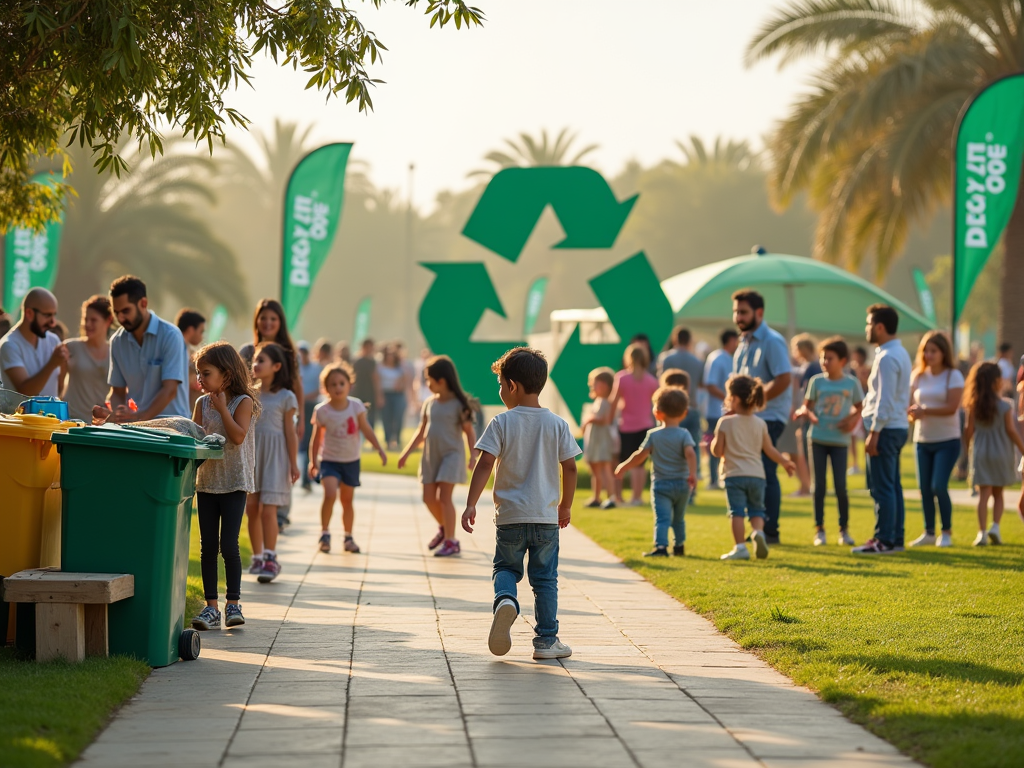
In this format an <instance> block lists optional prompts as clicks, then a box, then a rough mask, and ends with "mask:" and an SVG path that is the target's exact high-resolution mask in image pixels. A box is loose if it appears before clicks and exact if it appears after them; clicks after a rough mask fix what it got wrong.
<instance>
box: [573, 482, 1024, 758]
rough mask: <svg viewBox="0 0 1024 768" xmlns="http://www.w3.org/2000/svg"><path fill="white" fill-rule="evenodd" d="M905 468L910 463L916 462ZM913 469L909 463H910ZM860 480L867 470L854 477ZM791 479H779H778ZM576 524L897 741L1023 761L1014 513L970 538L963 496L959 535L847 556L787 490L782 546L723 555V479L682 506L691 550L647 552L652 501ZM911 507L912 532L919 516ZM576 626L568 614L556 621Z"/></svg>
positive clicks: (1022, 564) (865, 533)
mask: <svg viewBox="0 0 1024 768" xmlns="http://www.w3.org/2000/svg"><path fill="white" fill-rule="evenodd" d="M911 467H912V465H911ZM911 477H912V472H911ZM851 485H852V487H853V488H861V489H862V488H863V478H852V483H851ZM794 487H795V484H794V482H793V481H791V480H790V481H788V482H786V483H784V485H783V488H784V491H785V492H786V493H788V492H790V491H792V490H793V489H794ZM587 496H588V494H586V493H582V494H580V495H579V498H578V499H577V502H576V507H577V509H575V510H574V512H573V523H574V524H575V525H576V526H577V527H579V528H580V529H581V530H582V531H583V532H584V533H586V534H587V535H588V536H590V537H591V538H593V539H594V540H595V541H596V542H597V543H598V544H600V545H601V546H603V547H605V548H606V549H608V550H610V551H612V552H614V553H615V554H616V555H618V556H619V557H621V558H622V559H623V561H624V562H625V563H626V565H628V566H629V567H631V568H633V569H635V570H636V571H638V572H639V573H641V574H642V575H643V576H644V577H645V578H647V579H649V580H650V581H651V582H652V583H653V584H655V585H656V586H658V587H659V588H661V589H663V590H664V591H666V592H668V593H669V594H671V595H673V596H674V597H676V598H677V599H679V600H680V601H681V602H683V603H684V604H686V605H688V606H690V607H691V608H693V609H694V610H696V611H698V612H699V613H701V614H703V615H704V616H706V617H707V618H709V619H710V620H711V621H713V622H714V623H715V625H716V626H717V627H718V628H719V629H721V630H722V631H723V632H725V633H727V634H728V635H729V636H730V637H732V638H733V639H734V640H736V641H737V642H738V643H739V644H740V645H742V646H743V647H744V648H747V649H749V650H751V651H753V652H755V653H757V654H758V655H760V656H761V657H762V658H764V659H765V660H766V661H768V662H769V663H770V664H771V665H772V666H774V667H776V668H777V669H779V670H780V671H782V672H783V673H785V674H786V675H788V676H789V677H791V678H792V679H793V680H795V681H796V682H797V683H800V684H802V685H806V686H808V687H810V688H812V689H814V690H816V691H817V692H818V693H819V694H820V695H821V697H822V698H823V699H824V700H825V701H827V702H830V703H832V704H834V705H835V706H837V707H838V708H839V709H840V710H841V711H842V712H843V713H845V714H846V715H847V716H848V717H850V718H851V719H852V720H854V721H856V722H858V723H862V724H864V725H865V726H867V727H868V728H869V729H870V730H872V731H873V732H875V733H876V734H878V735H879V736H881V737H883V738H885V739H886V740H888V741H889V742H891V743H892V744H894V745H895V746H897V747H898V748H899V749H901V750H902V751H904V752H905V753H907V754H909V755H911V756H913V757H915V758H917V759H919V760H921V761H923V762H925V763H927V764H929V765H933V766H936V767H937V768H939V767H942V768H946V767H949V768H953V767H954V766H956V767H959V766H967V765H969V766H972V768H982V767H983V766H1009V765H1020V764H1021V762H1022V758H1021V755H1022V754H1024V642H1022V639H1021V637H1022V634H1021V633H1022V627H1024V604H1022V600H1021V592H1022V589H1021V587H1022V585H1024V578H1022V576H1024V526H1022V525H1021V523H1020V521H1019V520H1018V518H1017V515H1016V513H1015V507H1016V498H1017V492H1016V490H1014V491H1012V493H1009V494H1008V497H1007V501H1008V502H1009V503H1008V506H1010V508H1011V511H1010V512H1009V513H1008V514H1007V516H1006V517H1004V519H1003V530H1004V533H1005V538H1006V544H1005V545H1004V546H1002V547H988V548H972V547H971V546H970V543H971V541H972V540H973V538H974V534H975V531H976V529H977V524H976V521H975V515H974V511H973V509H970V508H957V509H956V510H955V517H954V525H953V528H954V543H955V545H956V546H955V547H954V548H953V549H948V550H939V549H936V548H934V547H930V548H928V549H927V550H923V551H922V550H912V551H908V552H907V553H905V554H897V555H892V556H886V557H882V558H875V559H870V558H860V559H858V558H856V557H854V556H853V555H851V554H850V553H849V550H848V549H847V548H845V547H839V546H837V545H835V544H834V543H833V542H834V540H835V535H836V532H837V525H836V512H835V508H834V506H833V505H831V504H829V505H828V506H827V508H826V509H827V512H826V525H827V529H828V532H829V541H830V543H829V545H828V546H827V547H813V546H811V537H812V535H813V530H814V529H813V525H812V522H813V513H812V507H811V502H810V500H809V499H790V498H786V499H784V503H783V518H782V527H781V534H782V541H783V542H784V545H783V546H779V547H774V548H772V551H771V553H770V556H769V558H768V559H767V560H764V561H751V562H721V561H719V559H718V557H719V555H721V554H722V553H724V552H726V551H728V550H729V549H730V548H731V546H732V540H731V536H730V533H729V527H728V521H727V519H726V514H725V499H724V493H722V492H721V491H715V492H709V491H704V490H701V492H700V494H699V497H698V503H697V504H696V505H694V506H692V507H691V508H690V510H689V511H688V512H687V516H686V522H687V542H686V557H685V558H671V559H669V560H657V561H651V560H649V559H645V558H643V557H641V552H643V551H645V550H647V549H649V548H650V546H651V540H652V522H653V516H652V513H651V511H650V510H649V509H617V510H609V511H601V510H591V509H583V508H582V507H581V506H580V504H581V502H582V501H583V500H585V499H586V497H587ZM851 506H852V509H851V518H852V521H851V532H852V534H853V535H854V537H855V539H856V540H857V542H858V543H861V542H863V541H864V540H865V539H867V538H869V536H870V534H871V532H872V530H873V525H874V521H873V508H872V505H871V500H870V497H868V496H867V495H866V494H865V493H863V492H861V493H855V494H853V496H852V499H851ZM920 509H921V505H920V503H918V502H913V503H909V504H908V505H907V526H906V530H907V534H908V535H907V539H908V540H910V539H911V538H913V537H914V536H916V535H917V534H918V533H919V532H920V530H921V527H922V521H921V512H920ZM565 629H566V631H567V634H568V636H569V637H570V638H571V631H572V630H571V623H569V622H566V627H565Z"/></svg>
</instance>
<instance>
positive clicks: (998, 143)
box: [952, 73, 1024, 328]
mask: <svg viewBox="0 0 1024 768" xmlns="http://www.w3.org/2000/svg"><path fill="white" fill-rule="evenodd" d="M1022 156H1024V73H1019V74H1015V75H1010V76H1008V77H1004V78H1002V79H1001V80H996V81H995V82H994V83H992V84H991V85H989V86H988V87H987V88H985V90H983V91H982V92H981V93H979V94H978V95H977V96H975V97H974V98H973V99H972V100H971V101H970V102H968V104H967V106H966V108H965V109H964V111H963V112H962V114H961V116H960V122H959V124H958V125H957V131H956V158H955V160H954V165H953V177H954V182H953V191H954V202H953V322H952V327H953V328H956V324H957V319H958V318H959V317H960V313H961V311H962V310H963V308H964V304H966V303H967V297H968V296H969V295H970V293H971V288H973V287H974V281H975V280H977V279H978V275H979V274H981V270H982V269H983V268H984V267H985V262H986V261H988V257H989V256H990V255H991V253H992V249H993V248H995V246H996V243H997V242H998V241H999V238H1000V237H1001V236H1002V234H1003V230H1004V229H1006V225H1007V223H1009V221H1010V214H1012V213H1013V207H1014V204H1015V203H1016V201H1017V191H1018V187H1019V185H1020V176H1021V161H1022Z"/></svg>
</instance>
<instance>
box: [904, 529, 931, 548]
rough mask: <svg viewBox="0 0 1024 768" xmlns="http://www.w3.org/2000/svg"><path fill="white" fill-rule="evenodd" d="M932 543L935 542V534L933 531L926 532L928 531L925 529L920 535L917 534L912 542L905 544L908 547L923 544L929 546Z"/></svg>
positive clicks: (922, 545) (921, 545)
mask: <svg viewBox="0 0 1024 768" xmlns="http://www.w3.org/2000/svg"><path fill="white" fill-rule="evenodd" d="M933 544H935V534H934V533H928V531H925V532H924V533H922V534H921V535H920V536H918V537H917V538H916V539H914V540H913V541H912V542H910V543H909V544H907V546H908V547H924V546H929V547H930V546H932V545H933Z"/></svg>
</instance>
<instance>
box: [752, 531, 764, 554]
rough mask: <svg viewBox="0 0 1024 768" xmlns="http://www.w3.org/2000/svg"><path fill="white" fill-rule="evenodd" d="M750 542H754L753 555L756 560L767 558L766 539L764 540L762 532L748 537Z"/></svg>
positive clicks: (756, 532)
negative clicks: (755, 556)
mask: <svg viewBox="0 0 1024 768" xmlns="http://www.w3.org/2000/svg"><path fill="white" fill-rule="evenodd" d="M750 540H751V541H752V542H754V554H755V555H757V559H758V560H764V559H765V558H766V557H768V539H766V538H765V536H764V531H754V532H753V533H752V534H751V535H750Z"/></svg>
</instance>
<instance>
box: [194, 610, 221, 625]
mask: <svg viewBox="0 0 1024 768" xmlns="http://www.w3.org/2000/svg"><path fill="white" fill-rule="evenodd" d="M192 627H193V629H220V611H218V610H217V609H216V608H214V607H213V606H212V605H208V606H206V607H205V608H203V610H202V611H201V612H200V614H199V615H198V616H196V617H195V618H194V619H192Z"/></svg>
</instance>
